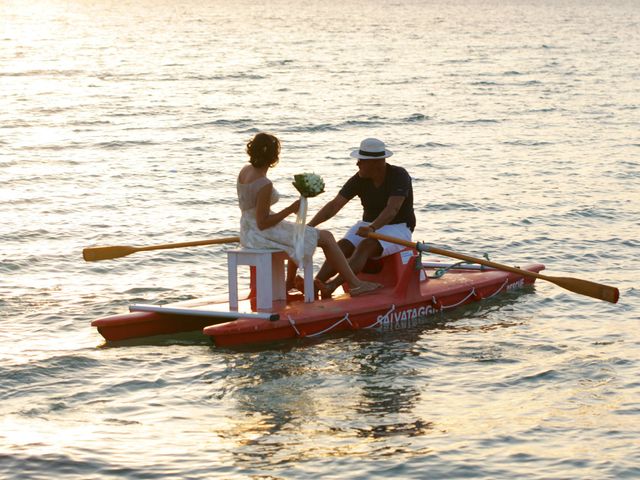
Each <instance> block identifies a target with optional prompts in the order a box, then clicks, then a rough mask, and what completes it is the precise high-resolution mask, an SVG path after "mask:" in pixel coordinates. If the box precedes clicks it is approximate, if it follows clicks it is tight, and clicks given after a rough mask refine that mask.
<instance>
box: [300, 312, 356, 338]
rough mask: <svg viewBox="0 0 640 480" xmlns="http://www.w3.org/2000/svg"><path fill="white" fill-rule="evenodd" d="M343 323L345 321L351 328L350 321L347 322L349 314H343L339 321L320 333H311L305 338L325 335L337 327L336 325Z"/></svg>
mask: <svg viewBox="0 0 640 480" xmlns="http://www.w3.org/2000/svg"><path fill="white" fill-rule="evenodd" d="M344 321H346V322H347V323H348V324H349V325H350V326H351V327H353V324H352V323H351V320H349V314H348V313H345V315H344V317H343V318H342V319H341V320H338V321H337V322H336V323H334V324H333V325H331V326H329V327H327V328H325V329H324V330H322V331H321V332H316V333H312V334H310V335H307V337H317V336H318V335H323V334H325V333H327V332H328V331H329V330H331V329H333V328H335V327H337V326H338V325H340V324H341V323H342V322H344Z"/></svg>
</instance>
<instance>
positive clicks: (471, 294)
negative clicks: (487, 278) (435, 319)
mask: <svg viewBox="0 0 640 480" xmlns="http://www.w3.org/2000/svg"><path fill="white" fill-rule="evenodd" d="M475 294H476V288H475V287H473V288H472V289H471V291H470V292H469V295H467V296H466V297H464V298H463V299H462V300H460V301H459V302H458V303H456V304H454V305H446V306H445V305H442V306H441V307H440V310H446V309H448V308H455V307H457V306H458V305H462V304H463V303H464V302H466V301H467V300H469V299H470V298H471V297H473V296H474V295H475Z"/></svg>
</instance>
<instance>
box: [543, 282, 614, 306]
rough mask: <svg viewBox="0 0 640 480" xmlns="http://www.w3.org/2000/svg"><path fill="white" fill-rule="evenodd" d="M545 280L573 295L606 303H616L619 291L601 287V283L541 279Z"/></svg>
mask: <svg viewBox="0 0 640 480" xmlns="http://www.w3.org/2000/svg"><path fill="white" fill-rule="evenodd" d="M543 278H544V279H545V280H549V281H550V282H553V283H555V284H556V285H558V286H559V287H562V288H566V289H567V290H570V291H572V292H574V293H579V294H581V295H587V296H588V297H593V298H597V299H598V300H604V301H606V302H611V303H618V299H619V298H620V291H619V290H618V289H617V288H615V287H610V286H608V285H603V284H601V283H596V282H590V281H589V280H581V279H579V278H571V277H547V276H545V277H543Z"/></svg>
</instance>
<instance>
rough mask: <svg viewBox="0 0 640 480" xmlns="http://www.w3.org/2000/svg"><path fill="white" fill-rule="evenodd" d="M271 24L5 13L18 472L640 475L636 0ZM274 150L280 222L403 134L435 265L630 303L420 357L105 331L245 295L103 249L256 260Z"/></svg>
mask: <svg viewBox="0 0 640 480" xmlns="http://www.w3.org/2000/svg"><path fill="white" fill-rule="evenodd" d="M258 3H260V2H248V1H239V2H225V1H221V0H217V1H216V0H205V1H199V2H195V1H186V2H169V1H167V0H159V1H148V0H143V1H139V2H116V1H108V0H99V1H94V2H87V1H81V0H78V1H61V0H34V1H29V2H22V1H17V0H9V1H5V2H2V3H1V4H0V26H1V27H0V91H1V92H2V94H1V95H0V107H1V108H0V245H1V246H0V322H1V323H0V325H1V328H0V476H2V477H3V478H10V479H14V478H16V479H17V478H62V477H64V478H82V479H87V478H110V477H113V478H131V479H134V478H167V477H169V478H198V479H200V478H202V479H204V478H213V477H220V478H247V477H248V478H319V477H326V478H346V477H349V478H461V477H465V478H492V479H493V478H545V479H546V478H616V479H618V478H638V477H639V476H640V467H639V465H640V448H639V447H638V437H639V436H640V402H639V401H638V399H639V398H640V383H639V381H638V378H640V354H639V353H638V352H639V351H640V350H639V347H640V334H639V333H638V321H639V320H640V294H639V292H638V278H639V269H638V253H639V252H640V241H639V239H640V223H639V220H638V219H639V218H640V216H639V211H640V201H639V200H638V191H640V174H639V164H640V162H639V160H638V159H639V154H640V134H639V133H638V132H640V102H639V99H640V74H639V72H640V60H639V59H640V6H639V5H638V3H637V2H635V1H622V0H613V1H611V2H596V1H589V0H584V1H581V0H569V1H558V2H556V1H550V0H549V1H539V2H524V1H519V0H507V1H505V2H484V1H482V2H481V1H476V0H462V1H460V2H453V3H450V2H436V1H418V0H414V1H409V0H406V1H405V0H398V1H395V2H387V1H382V0H360V1H353V2H351V1H347V2H336V1H333V0H328V1H325V2H295V1H292V0H288V1H287V0H277V1H272V2H268V3H265V4H263V5H258ZM532 4H533V5H532ZM260 130H268V131H271V132H273V133H275V134H277V135H278V136H279V137H280V138H281V139H282V142H283V154H282V156H281V162H280V164H279V165H278V166H277V167H276V168H275V169H274V170H273V172H272V177H273V178H274V180H275V182H276V184H277V186H278V187H279V189H280V191H281V192H282V193H283V194H284V199H283V201H291V200H293V199H294V198H295V195H294V189H293V187H291V186H288V185H290V179H291V176H292V175H293V174H294V173H298V172H301V171H308V170H315V171H316V172H318V173H321V174H322V175H323V176H324V178H325V181H326V183H327V190H328V193H327V194H325V195H323V196H321V197H319V198H317V199H313V200H312V201H311V202H310V210H311V213H312V214H313V213H314V212H315V211H317V209H318V208H320V207H321V206H322V204H323V203H322V202H323V201H326V200H329V199H330V198H331V196H332V195H334V194H335V193H336V192H337V191H338V189H339V188H340V186H341V185H342V183H343V182H344V181H345V180H346V179H347V178H348V177H349V176H350V175H352V174H353V173H354V172H355V166H354V164H353V161H352V159H350V158H349V156H348V153H349V151H350V149H352V148H354V147H357V146H358V144H359V142H360V140H361V139H362V138H364V137H369V136H377V137H379V138H382V139H384V140H385V141H386V142H387V144H388V146H389V148H390V149H391V150H393V151H394V152H395V156H394V157H393V158H392V159H391V160H390V163H394V164H399V165H402V166H404V167H406V168H407V169H408V170H409V171H410V173H411V175H412V177H413V181H414V189H415V200H416V201H415V203H416V215H417V219H418V227H417V229H416V235H415V237H416V239H419V240H424V241H428V242H431V243H433V244H436V245H441V246H443V247H445V248H449V249H452V250H456V251H459V252H463V253H467V254H469V255H474V256H482V255H483V254H484V253H487V254H489V255H490V257H491V258H492V259H493V260H495V261H498V262H502V263H508V264H524V263H528V262H541V263H544V264H545V265H546V266H547V273H548V274H550V275H557V276H573V277H577V278H584V279H587V280H593V281H596V282H600V283H605V284H610V285H614V286H617V287H618V288H620V292H621V299H620V302H619V303H618V304H617V305H612V304H608V303H604V302H600V301H597V300H593V299H590V298H588V297H584V296H580V295H576V294H572V293H570V292H568V291H566V290H563V289H561V288H559V287H557V286H555V285H553V284H551V283H545V282H537V284H536V286H535V288H534V289H530V290H527V291H524V292H521V293H509V294H508V295H507V296H503V297H501V298H495V299H492V300H489V301H487V302H485V303H483V304H476V305H473V306H469V307H465V308H462V309H460V310H457V311H455V312H452V313H448V314H446V315H444V316H442V317H437V318H436V319H435V320H431V321H429V322H424V323H423V324H421V325H419V326H415V327H413V328H410V329H408V330H403V331H396V332H385V333H380V332H377V333H371V332H369V333H366V334H363V333H358V332H356V333H351V334H348V335H339V336H328V337H325V338H322V339H319V340H315V341H313V342H312V341H299V342H289V343H284V344H279V345H268V346H264V347H260V348H251V349H243V350H240V351H231V350H222V349H218V348H215V347H213V346H212V345H211V344H210V343H209V341H208V339H207V338H206V337H202V336H199V335H197V334H193V335H184V336H180V337H174V338H169V339H166V338H164V339H151V340H149V341H139V342H132V343H128V344H124V345H117V346H109V345H107V346H105V345H104V344H103V341H102V338H101V337H100V335H99V334H98V333H97V332H96V331H95V330H94V329H92V327H91V326H90V322H91V320H92V319H94V318H96V317H99V316H103V315H108V314H113V313H119V312H124V311H126V307H127V305H128V304H130V303H135V302H141V301H144V302H152V303H162V302H168V301H176V300H183V299H189V298H197V297H200V296H205V295H211V294H216V295H218V294H224V293H225V292H226V280H225V278H226V277H225V276H226V265H225V258H224V247H221V246H212V247H200V248H194V249H183V250H173V251H164V252H155V253H140V254H136V255H131V256H129V257H125V258H121V259H119V260H113V261H107V262H101V263H91V264H89V263H85V262H83V261H82V258H81V250H82V248H83V247H85V246H88V245H95V244H123V245H152V244H157V243H158V244H159V243H170V242H179V241H189V240H200V239H206V238H217V237H222V236H229V235H234V234H237V231H238V224H239V211H238V209H237V206H236V198H235V175H236V173H237V170H238V169H239V168H240V167H241V166H242V165H243V163H244V162H245V155H244V153H243V146H244V144H245V142H246V141H247V140H248V139H249V138H250V137H251V136H252V135H253V134H254V133H255V132H257V131H260ZM358 214H359V209H358V205H357V202H356V201H354V202H351V203H350V204H349V205H348V206H347V207H346V208H345V209H344V211H343V212H341V213H340V215H339V216H338V217H336V218H334V219H332V220H331V221H330V222H328V223H327V227H329V228H331V229H332V230H333V231H334V232H335V233H336V235H340V234H341V233H343V232H344V231H345V230H346V228H347V227H348V226H349V225H350V224H351V223H352V222H353V220H354V219H355V218H357V216H358ZM321 260H322V255H321V254H320V253H319V254H318V255H316V262H317V263H318V264H319V263H320V261H321Z"/></svg>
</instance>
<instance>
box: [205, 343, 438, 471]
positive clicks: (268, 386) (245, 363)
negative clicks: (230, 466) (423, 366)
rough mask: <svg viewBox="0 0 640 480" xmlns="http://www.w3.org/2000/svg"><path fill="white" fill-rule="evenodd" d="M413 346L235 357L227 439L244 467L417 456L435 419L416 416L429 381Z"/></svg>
mask: <svg viewBox="0 0 640 480" xmlns="http://www.w3.org/2000/svg"><path fill="white" fill-rule="evenodd" d="M416 338H417V337H416ZM413 347H414V343H413V342H406V341H395V342H390V343H389V342H383V341H379V340H373V341H372V340H363V339H359V340H354V339H353V338H333V339H330V340H329V341H326V342H325V343H322V344H317V345H296V346H295V347H294V348H292V349H291V350H290V351H288V352H283V351H274V350H272V351H262V352H247V353H240V352H236V353H235V354H234V355H230V356H228V357H227V366H226V373H225V378H224V382H225V387H224V388H225V389H226V391H227V392H229V394H228V395H227V397H226V398H227V399H228V400H230V401H232V403H233V407H232V410H233V412H234V414H233V418H230V419H229V422H230V424H231V425H232V426H231V427H230V428H229V429H228V430H227V432H226V434H225V435H224V436H225V437H226V440H228V441H229V443H230V444H232V445H233V446H232V447H230V450H231V454H232V455H233V456H234V457H236V459H237V461H238V462H243V461H247V460H248V459H249V458H250V459H251V461H252V462H254V465H255V463H256V462H258V463H263V464H265V465H266V464H268V465H274V464H278V463H280V462H283V461H300V460H303V459H305V460H309V459H315V460H321V459H326V458H327V457H342V456H354V455H355V456H358V455H362V456H367V455H370V454H371V453H372V451H376V452H378V453H379V454H383V455H384V454H386V453H390V451H391V450H390V449H392V445H393V449H394V451H407V452H409V451H412V452H413V453H415V450H416V448H418V446H417V445H415V444H414V443H413V440H411V439H413V438H415V437H418V436H422V435H425V434H427V433H428V432H429V431H430V430H431V429H432V428H433V422H432V421H430V419H428V418H422V417H421V416H420V415H418V414H416V413H415V412H414V408H415V406H416V404H417V402H419V401H420V398H421V395H422V392H423V391H425V388H426V387H427V385H428V379H427V378H425V376H424V374H423V373H422V372H420V371H419V370H417V369H416V368H415V367H413V366H411V365H412V363H413V361H414V360H415V359H416V357H417V356H418V353H416V352H415V351H414V350H413ZM219 387H220V386H218V387H217V388H219ZM390 438H393V440H392V442H393V443H391V442H389V443H388V442H387V441H386V440H385V439H390ZM399 439H400V440H399ZM402 439H404V440H402ZM398 441H400V442H401V443H403V445H402V446H401V445H398Z"/></svg>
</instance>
